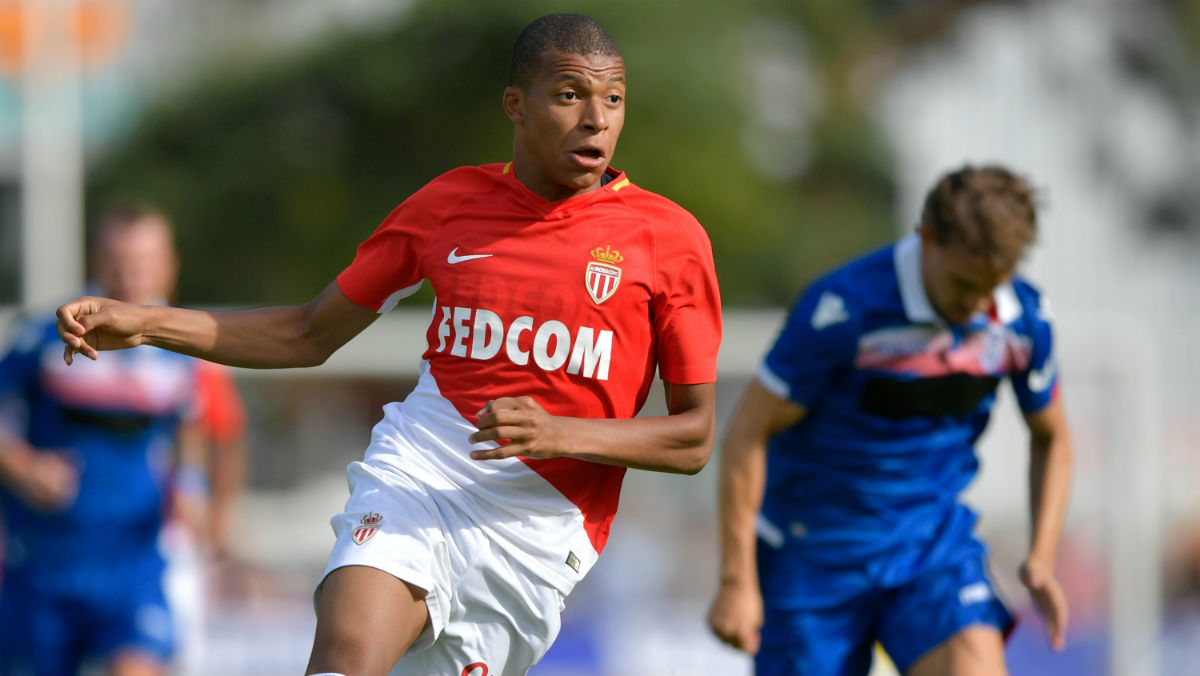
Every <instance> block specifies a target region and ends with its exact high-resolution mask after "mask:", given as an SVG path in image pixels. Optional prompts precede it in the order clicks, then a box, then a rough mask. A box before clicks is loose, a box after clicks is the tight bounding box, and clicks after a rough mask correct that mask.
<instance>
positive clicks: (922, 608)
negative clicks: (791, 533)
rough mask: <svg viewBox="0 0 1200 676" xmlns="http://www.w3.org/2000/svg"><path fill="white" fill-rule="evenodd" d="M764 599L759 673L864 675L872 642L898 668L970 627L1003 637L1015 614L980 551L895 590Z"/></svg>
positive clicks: (756, 661) (773, 675)
mask: <svg viewBox="0 0 1200 676" xmlns="http://www.w3.org/2000/svg"><path fill="white" fill-rule="evenodd" d="M765 601H766V603H767V608H766V616H765V618H764V623H763V631H762V645H761V647H760V648H759V652H758V654H757V655H756V656H755V659H754V667H755V673H756V674H758V675H759V676H778V675H781V674H792V675H795V676H820V675H833V674H843V675H847V674H866V673H867V672H869V671H870V670H871V659H872V654H873V646H874V644H875V642H877V641H878V642H879V643H880V644H882V645H883V649H884V650H885V651H887V654H888V656H889V657H891V659H892V661H893V662H894V663H895V665H896V668H897V669H898V670H899V671H900V672H901V673H904V672H905V671H906V670H908V668H909V667H911V666H912V664H913V662H915V661H916V660H917V659H918V658H920V657H921V656H922V655H924V654H925V653H927V652H929V651H930V650H932V649H933V648H935V647H937V646H938V645H940V644H942V643H943V642H945V641H946V640H947V639H949V638H951V637H952V636H954V635H955V634H957V633H958V632H960V631H961V630H963V629H965V628H966V627H968V626H970V625H980V624H982V625H987V626H992V627H996V628H997V629H998V630H999V631H1000V632H1001V633H1004V634H1007V633H1008V631H1009V630H1010V629H1011V628H1012V625H1013V618H1012V615H1010V614H1009V612H1008V609H1007V608H1005V607H1004V604H1003V603H1002V602H1001V601H1000V599H999V598H998V597H997V596H996V593H995V589H994V588H993V586H992V583H991V582H990V581H989V580H988V577H987V570H986V564H985V563H984V556H983V555H982V554H981V555H979V556H973V557H968V558H964V559H962V560H960V561H958V562H955V563H951V564H949V565H947V566H945V567H941V568H938V569H935V570H931V571H929V572H926V573H924V574H923V575H921V576H920V577H918V578H917V579H915V580H913V581H911V582H909V583H907V584H904V585H902V586H899V587H894V588H884V589H875V590H872V591H870V592H867V593H865V594H862V595H860V596H858V597H856V598H854V599H852V600H851V601H849V602H847V603H844V604H841V605H838V606H835V607H832V608H820V609H802V610H796V609H782V608H772V607H771V605H770V604H771V599H769V598H767V599H765Z"/></svg>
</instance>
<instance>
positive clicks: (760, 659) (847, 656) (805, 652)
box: [754, 600, 875, 676]
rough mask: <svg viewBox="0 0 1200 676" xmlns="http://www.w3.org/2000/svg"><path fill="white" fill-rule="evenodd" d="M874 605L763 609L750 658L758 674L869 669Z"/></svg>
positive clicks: (847, 674) (822, 675)
mask: <svg viewBox="0 0 1200 676" xmlns="http://www.w3.org/2000/svg"><path fill="white" fill-rule="evenodd" d="M874 612H875V609H874V604H873V603H870V602H865V601H861V600H856V601H853V602H851V603H848V604H844V605H842V606H839V607H835V608H828V609H819V610H781V609H776V608H767V609H766V612H765V615H764V618H763V628H762V643H761V645H760V647H759V650H758V654H757V655H755V656H754V671H755V673H756V674H759V675H760V676H772V675H777V674H795V675H796V676H834V675H844V676H853V675H854V674H866V673H867V672H868V671H870V669H871V658H872V645H873V644H874V626H873V625H874V621H873V616H874Z"/></svg>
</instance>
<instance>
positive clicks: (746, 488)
mask: <svg viewBox="0 0 1200 676" xmlns="http://www.w3.org/2000/svg"><path fill="white" fill-rule="evenodd" d="M805 413H806V410H805V408H804V407H803V406H800V405H798V404H795V403H793V402H791V401H787V400H785V399H780V398H779V397H777V396H775V395H774V394H772V393H771V392H770V391H768V390H767V389H766V388H765V387H763V386H762V384H761V383H759V382H758V381H757V380H752V381H751V382H750V384H749V385H748V386H747V387H746V392H745V393H744V394H743V395H742V400H741V403H739V404H738V409H737V412H736V413H735V414H734V417H733V420H732V421H731V422H730V423H729V431H728V432H727V433H726V435H725V440H724V442H723V443H722V444H721V478H720V487H719V497H718V500H719V502H718V508H719V514H720V522H721V584H722V585H725V584H735V585H750V586H752V587H753V588H754V589H756V590H757V588H758V573H757V562H756V556H755V542H756V540H757V536H756V534H755V527H754V523H755V520H756V519H757V518H758V511H759V509H760V508H761V507H762V499H763V492H764V490H765V488H766V477H767V443H768V442H769V441H770V439H771V437H772V436H774V435H775V434H777V433H778V432H780V431H782V430H784V429H786V428H788V427H791V426H792V425H795V424H796V423H798V422H800V421H801V420H802V419H803V418H804V415H805Z"/></svg>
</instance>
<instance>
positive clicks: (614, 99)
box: [605, 94, 621, 106]
mask: <svg viewBox="0 0 1200 676" xmlns="http://www.w3.org/2000/svg"><path fill="white" fill-rule="evenodd" d="M605 100H606V101H608V102H609V103H611V104H612V105H614V106H615V105H617V104H618V103H620V102H621V96H620V94H609V95H608V96H606V97H605Z"/></svg>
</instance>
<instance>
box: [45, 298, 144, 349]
mask: <svg viewBox="0 0 1200 676" xmlns="http://www.w3.org/2000/svg"><path fill="white" fill-rule="evenodd" d="M139 311H140V306H137V305H133V304H132V303H122V302H120V301H115V300H112V299H110V298H94V297H91V296H88V297H85V298H80V299H79V300H76V301H72V302H70V303H67V304H66V305H64V306H62V307H60V308H58V325H57V328H58V337H59V338H61V339H62V341H63V342H64V343H66V347H65V348H64V349H63V360H64V361H66V362H67V363H68V364H70V363H71V362H72V361H73V357H74V355H76V354H82V355H83V356H85V357H87V358H88V359H91V360H93V361H94V360H95V359H96V358H97V357H99V356H100V352H99V351H100V350H120V349H123V348H127V347H134V346H136V345H141V344H142V343H143V342H145V340H144V338H143V336H142V321H141V319H140V317H139Z"/></svg>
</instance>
